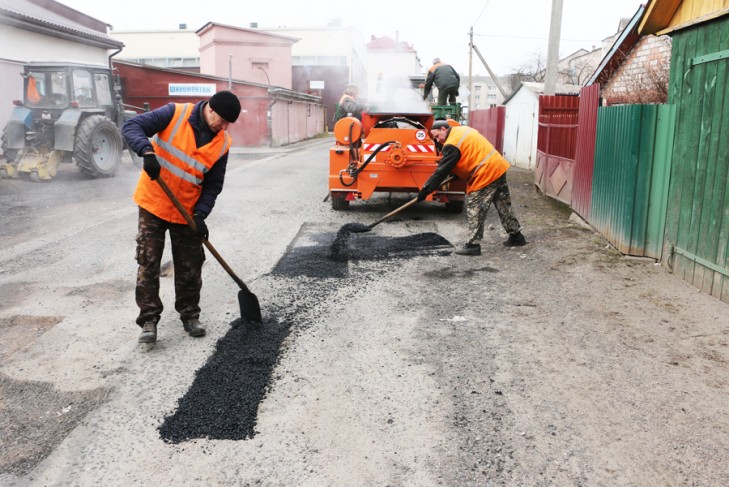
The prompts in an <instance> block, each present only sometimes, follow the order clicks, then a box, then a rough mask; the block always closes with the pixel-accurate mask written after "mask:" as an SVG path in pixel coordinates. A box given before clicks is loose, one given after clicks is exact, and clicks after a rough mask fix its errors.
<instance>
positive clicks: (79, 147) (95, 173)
mask: <svg viewBox="0 0 729 487" xmlns="http://www.w3.org/2000/svg"><path fill="white" fill-rule="evenodd" d="M123 149H124V144H123V142H122V138H121V134H120V133H119V129H118V128H117V127H116V125H114V123H113V122H112V121H111V120H109V119H108V118H106V117H104V116H103V115H93V116H91V117H88V118H86V119H85V120H84V121H83V122H81V124H80V125H79V127H78V129H77V130H76V142H75V144H74V149H73V157H74V159H75V160H76V165H77V166H78V167H79V169H80V170H81V172H82V173H83V174H84V175H86V176H89V177H92V178H99V177H107V176H113V175H114V173H115V172H116V169H117V167H119V163H120V162H121V155H122V150H123Z"/></svg>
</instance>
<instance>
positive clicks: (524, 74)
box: [506, 52, 547, 93]
mask: <svg viewBox="0 0 729 487" xmlns="http://www.w3.org/2000/svg"><path fill="white" fill-rule="evenodd" d="M546 74H547V63H546V61H545V59H544V57H543V56H542V55H541V53H538V52H536V53H534V54H532V58H531V59H530V60H529V61H528V62H525V63H524V64H522V65H521V66H519V67H518V68H516V69H515V70H514V71H512V72H511V73H509V74H508V75H506V78H507V82H506V84H507V85H508V88H509V91H510V92H511V93H513V92H514V91H515V90H516V89H517V88H519V86H520V84H521V82H522V81H534V82H537V83H543V82H544V77H545V76H546Z"/></svg>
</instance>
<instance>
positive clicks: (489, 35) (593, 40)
mask: <svg viewBox="0 0 729 487" xmlns="http://www.w3.org/2000/svg"><path fill="white" fill-rule="evenodd" d="M473 35H474V36H477V37H493V38H494V39H529V40H536V41H543V40H546V39H547V37H530V36H507V35H496V34H476V33H474V34H473ZM562 40H563V41H568V42H596V41H597V39H564V38H563V39H562Z"/></svg>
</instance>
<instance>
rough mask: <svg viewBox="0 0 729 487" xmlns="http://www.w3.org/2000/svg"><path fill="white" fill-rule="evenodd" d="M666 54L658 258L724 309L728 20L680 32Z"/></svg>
mask: <svg viewBox="0 0 729 487" xmlns="http://www.w3.org/2000/svg"><path fill="white" fill-rule="evenodd" d="M672 50H673V53H672V57H671V81H670V85H669V102H670V103H672V104H675V105H676V132H675V141H674V149H673V153H674V155H673V168H672V176H671V184H670V188H669V198H668V214H667V221H666V234H665V236H666V240H665V246H664V259H666V260H667V263H668V264H669V265H670V266H671V269H672V270H673V272H674V273H675V274H676V275H678V276H680V277H682V278H683V279H685V280H686V281H688V282H690V283H691V284H692V285H694V286H696V287H697V288H699V289H701V290H702V291H705V292H707V293H709V294H712V295H713V296H716V297H718V298H719V299H721V300H723V301H726V302H729V96H728V95H729V78H728V77H727V75H728V73H727V71H728V70H729V18H727V17H723V18H720V19H717V20H715V21H710V22H705V23H702V24H699V25H697V26H696V27H691V28H688V29H685V30H682V31H680V32H678V33H677V34H675V35H674V38H673V48H672Z"/></svg>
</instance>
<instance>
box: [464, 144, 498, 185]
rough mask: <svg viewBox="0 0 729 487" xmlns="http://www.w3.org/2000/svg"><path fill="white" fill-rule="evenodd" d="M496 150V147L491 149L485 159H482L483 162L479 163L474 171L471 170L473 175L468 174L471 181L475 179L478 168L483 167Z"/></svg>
mask: <svg viewBox="0 0 729 487" xmlns="http://www.w3.org/2000/svg"><path fill="white" fill-rule="evenodd" d="M494 152H496V149H491V152H489V153H488V154H487V155H486V157H484V158H483V161H481V162H479V163H478V166H476V169H474V170H473V171H471V175H470V176H468V180H469V181H470V180H471V179H473V177H474V176H475V175H476V173H477V172H478V170H479V169H481V166H483V165H484V164H486V161H488V160H489V159H490V158H491V156H493V155H494Z"/></svg>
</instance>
